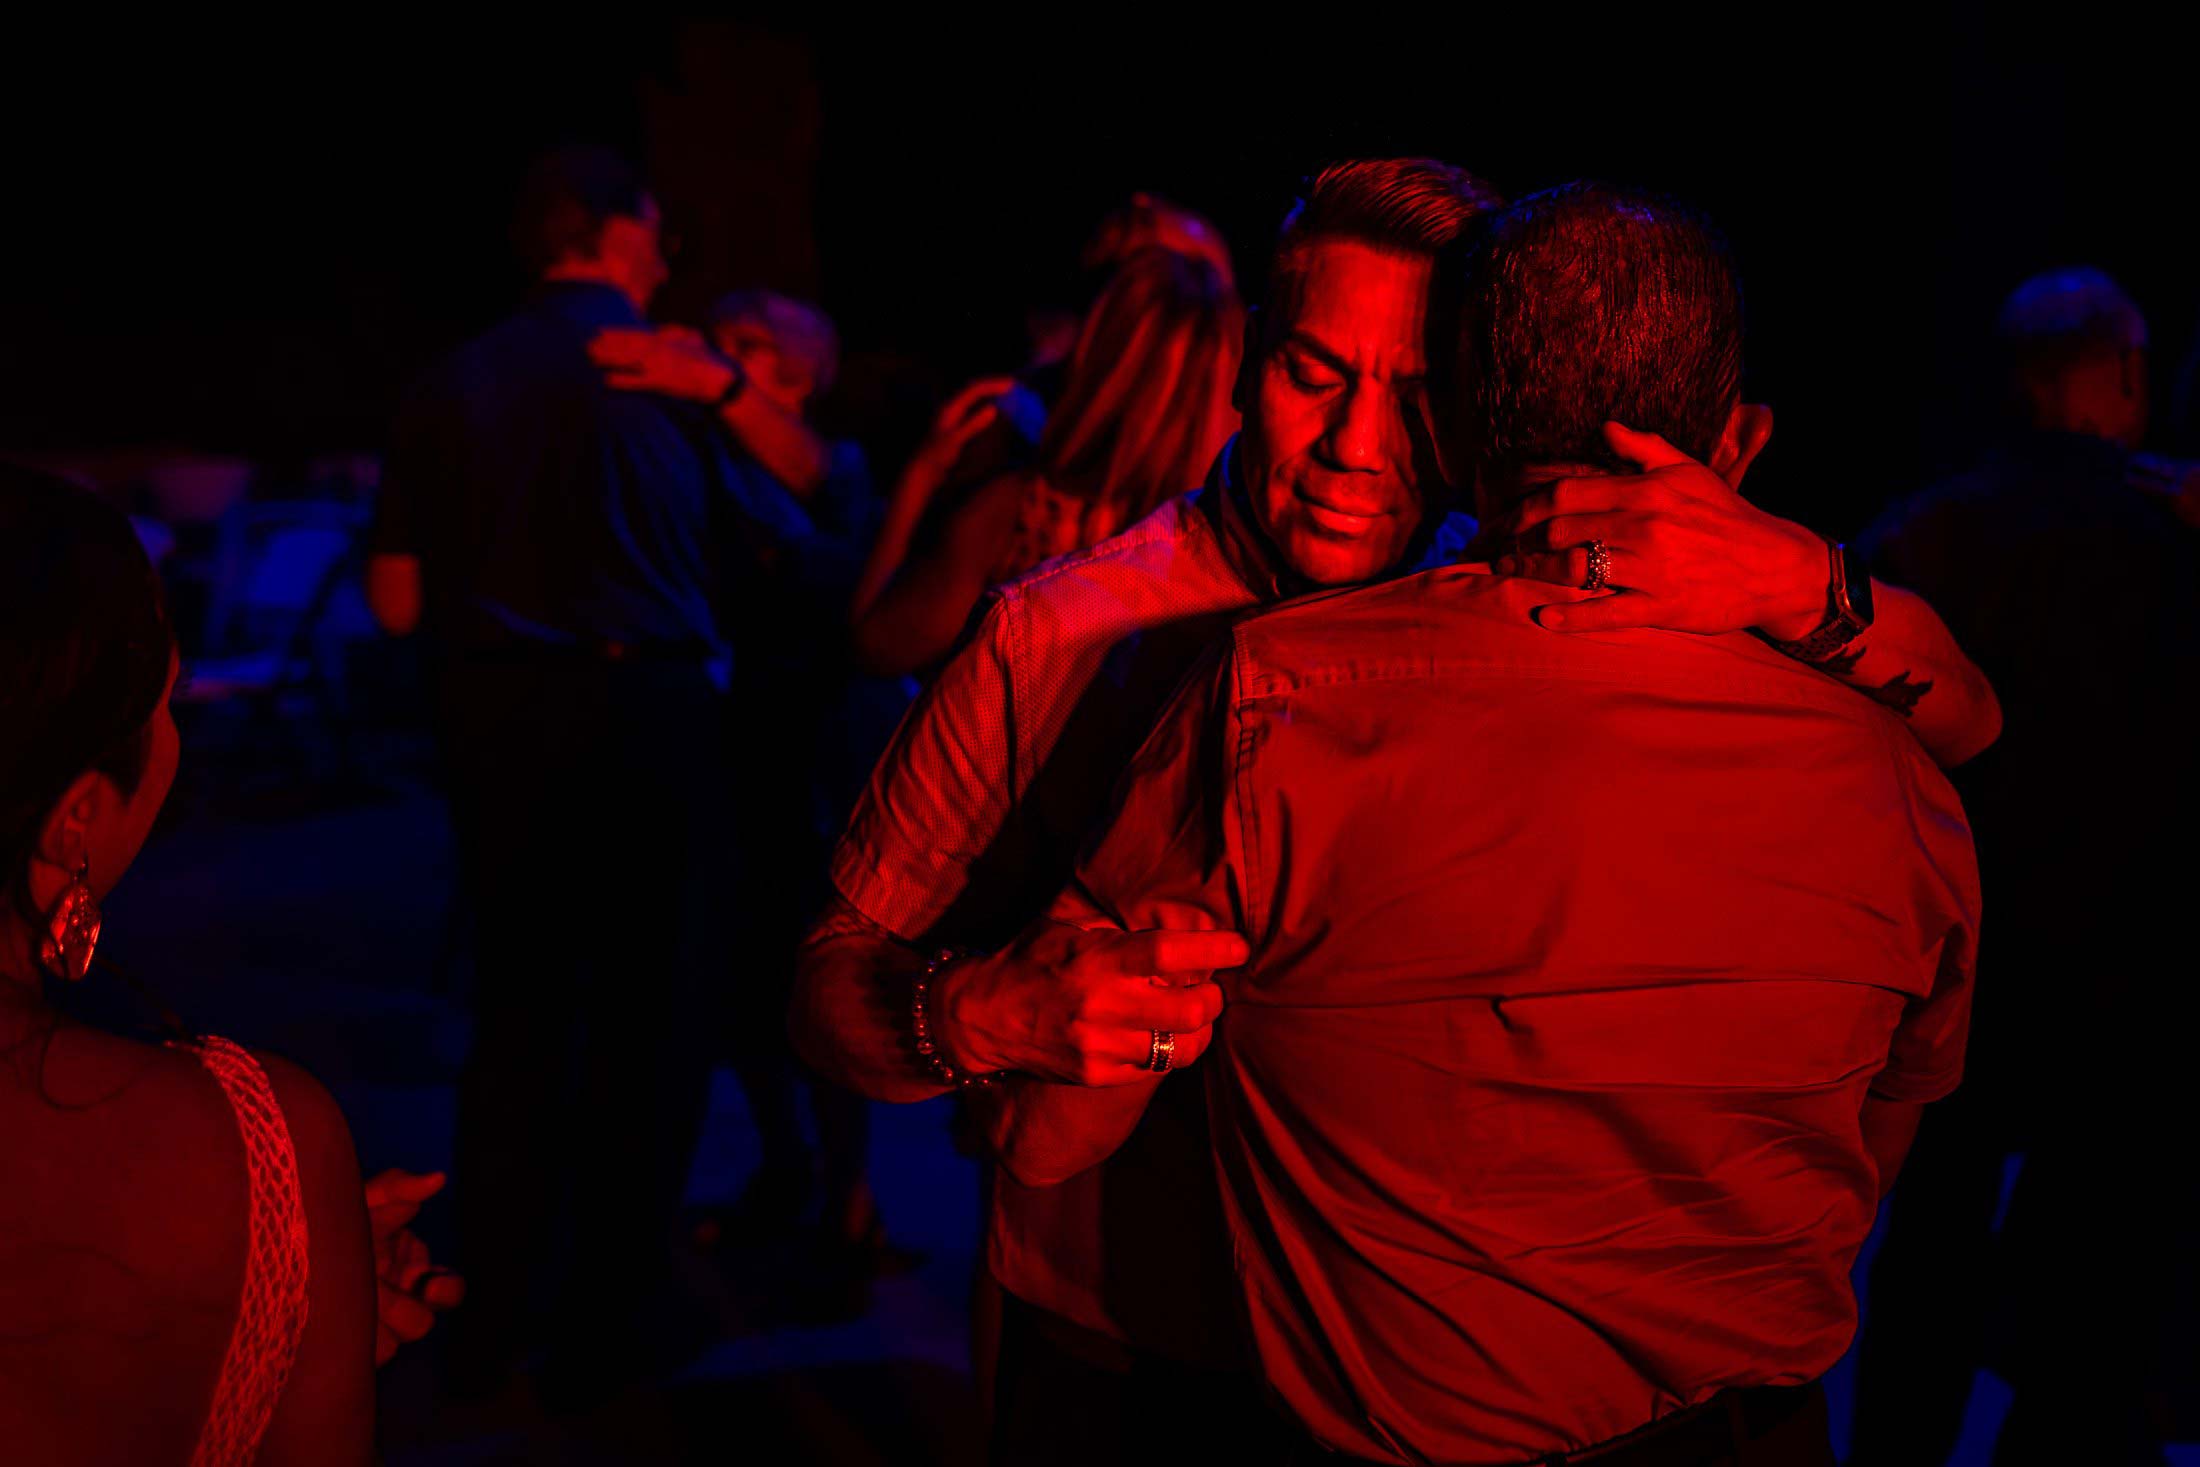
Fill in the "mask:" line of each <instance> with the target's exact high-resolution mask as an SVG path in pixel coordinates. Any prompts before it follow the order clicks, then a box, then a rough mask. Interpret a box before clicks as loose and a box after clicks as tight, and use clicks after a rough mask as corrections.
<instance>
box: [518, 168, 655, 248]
mask: <svg viewBox="0 0 2200 1467" xmlns="http://www.w3.org/2000/svg"><path fill="white" fill-rule="evenodd" d="M648 192H649V187H648V184H647V183H646V182H644V180H643V178H642V175H641V172H640V170H638V169H636V168H635V167H634V165H633V164H631V163H629V162H627V161H626V159H624V158H622V157H620V156H619V155H618V154H617V153H615V152H613V151H612V150H611V149H609V148H600V147H574V148H560V149H558V150H557V151H556V152H552V153H546V154H544V155H543V156H542V157H540V158H538V159H536V160H535V162H534V164H533V165H532V166H531V167H529V168H528V170H527V175H526V177H525V178H524V179H522V180H521V182H520V188H519V199H518V203H517V205H516V207H515V208H514V209H513V211H512V243H513V245H514V247H515V248H517V249H518V251H519V254H520V258H521V259H522V260H523V261H525V262H526V265H527V268H528V270H529V271H530V272H531V273H533V274H536V275H540V274H542V273H543V272H544V271H545V270H548V269H549V268H550V267H551V266H553V265H555V264H557V263H558V262H559V261H561V260H564V259H566V258H567V257H568V256H573V255H579V256H583V257H586V256H589V255H593V254H594V253H595V252H596V242H597V240H598V238H599V237H600V236H601V235H602V234H603V226H604V221H605V220H607V219H615V218H626V219H639V218H640V217H641V215H642V201H643V199H644V198H645V197H647V195H648Z"/></svg>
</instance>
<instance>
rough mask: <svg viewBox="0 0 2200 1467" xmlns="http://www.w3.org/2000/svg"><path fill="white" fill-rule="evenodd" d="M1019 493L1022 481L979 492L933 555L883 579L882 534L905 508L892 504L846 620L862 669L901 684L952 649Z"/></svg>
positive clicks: (953, 519) (960, 509) (1011, 521)
mask: <svg viewBox="0 0 2200 1467" xmlns="http://www.w3.org/2000/svg"><path fill="white" fill-rule="evenodd" d="M1020 487H1021V481H1019V480H1016V479H996V480H994V481H993V482H992V483H991V484H988V485H986V486H985V487H984V488H982V489H980V490H978V491H977V493H975V494H973V495H972V496H971V497H970V498H969V499H968V500H966V501H965V502H964V503H962V504H960V505H958V506H957V507H956V508H955V511H954V513H953V514H952V515H951V516H950V517H949V519H948V522H947V526H946V530H945V532H944V533H943V534H942V535H941V537H940V542H939V544H937V545H936V546H934V547H933V548H932V551H931V553H930V554H928V555H923V556H919V557H918V558H916V559H915V560H905V561H900V562H899V563H898V564H897V565H896V566H895V567H894V568H893V569H892V570H891V571H890V572H889V573H888V574H887V575H884V576H882V575H880V574H879V573H878V568H879V566H880V565H881V564H882V563H883V562H882V557H883V556H884V555H885V554H886V552H888V551H889V549H890V548H891V547H890V546H889V544H888V540H887V535H888V533H889V532H891V531H892V530H893V523H892V521H893V518H894V515H895V513H896V511H897V510H899V509H900V507H901V505H902V504H903V502H904V501H903V499H902V498H901V497H899V496H897V497H896V500H895V503H894V506H893V507H892V508H890V509H889V510H888V511H887V515H888V524H887V527H886V529H884V530H881V532H880V534H879V539H878V541H877V543H876V544H875V545H874V546H873V547H872V552H871V559H870V563H869V564H868V565H867V566H866V567H865V569H864V572H863V576H862V578H861V580H860V581H859V582H858V585H857V593H856V597H855V602H854V609H853V611H852V613H851V618H850V627H849V633H850V637H851V639H852V641H853V643H854V646H855V651H856V657H857V658H858V660H860V661H861V662H862V664H863V665H864V667H865V668H866V669H867V670H869V671H870V672H873V673H875V674H877V675H879V676H881V677H898V676H900V675H902V674H904V673H911V672H915V671H916V670H917V669H919V668H921V667H924V666H927V665H928V664H930V663H932V662H934V661H936V660H937V659H938V658H940V657H941V656H943V655H944V654H945V653H946V652H947V651H948V650H949V649H950V648H952V647H953V646H954V645H955V639H956V637H958V636H960V635H961V633H962V630H963V627H964V626H965V625H967V624H968V622H969V620H970V612H971V609H972V608H973V607H975V606H976V605H977V604H978V600H979V598H980V597H982V596H983V595H984V594H985V591H986V577H987V575H988V573H989V572H990V571H991V570H992V567H993V563H994V560H995V558H996V556H997V553H998V551H999V548H1000V545H1001V542H1002V541H1003V540H1004V539H1005V538H1006V536H1007V535H1008V534H1009V532H1010V531H1011V530H1013V529H1014V527H1015V516H1016V506H1017V500H1018V495H1019V493H1020ZM903 548H904V549H905V548H906V545H904V547H903ZM866 587H869V588H870V589H869V591H868V594H866V591H865V588H866Z"/></svg>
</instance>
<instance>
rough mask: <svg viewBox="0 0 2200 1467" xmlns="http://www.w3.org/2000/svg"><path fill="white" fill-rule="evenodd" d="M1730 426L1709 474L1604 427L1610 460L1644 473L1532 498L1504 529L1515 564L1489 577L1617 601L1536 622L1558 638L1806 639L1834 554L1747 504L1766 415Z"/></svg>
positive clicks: (1662, 447) (1507, 559)
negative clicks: (1743, 487) (1653, 633)
mask: <svg viewBox="0 0 2200 1467" xmlns="http://www.w3.org/2000/svg"><path fill="white" fill-rule="evenodd" d="M1734 422H1735V424H1736V426H1735V427H1734V428H1733V429H1732V430H1730V434H1729V437H1730V438H1731V439H1733V441H1732V442H1727V441H1722V443H1721V444H1720V446H1719V449H1718V451H1717V452H1715V453H1714V454H1713V464H1712V465H1705V464H1703V463H1699V462H1697V461H1696V460H1695V459H1692V458H1690V457H1688V455H1686V454H1685V453H1682V452H1681V451H1680V450H1679V449H1676V448H1674V447H1673V446H1672V445H1671V444H1670V443H1667V442H1666V441H1665V440H1664V439H1663V438H1660V437H1658V436H1657V435H1656V434H1654V433H1637V432H1634V431H1632V430H1630V429H1628V428H1625V427H1622V426H1621V425H1620V424H1618V423H1607V424H1605V428H1604V437H1605V441H1606V442H1607V443H1608V444H1609V445H1610V447H1611V450H1612V452H1613V453H1614V455H1616V456H1617V457H1618V458H1619V459H1621V460H1622V461H1623V462H1626V463H1628V464H1631V465H1633V466H1634V467H1635V469H1636V470H1637V472H1634V473H1619V474H1598V475H1578V476H1575V477H1571V478H1562V479H1553V480H1550V481H1549V482H1547V483H1542V484H1538V485H1536V486H1535V487H1534V488H1533V489H1531V490H1530V491H1529V492H1528V493H1527V494H1526V495H1524V496H1523V497H1522V498H1521V500H1520V501H1519V502H1518V503H1517V504H1516V505H1514V506H1513V508H1512V510H1511V511H1510V514H1509V516H1508V523H1506V524H1504V525H1501V526H1500V527H1499V528H1500V529H1509V530H1510V531H1511V532H1512V535H1513V540H1512V544H1513V550H1512V552H1511V553H1510V554H1508V555H1504V556H1501V557H1499V558H1498V559H1497V561H1496V562H1495V564H1494V566H1493V568H1494V569H1495V570H1496V571H1497V572H1498V573H1499V574H1500V575H1517V576H1525V577H1527V578H1528V579H1530V580H1537V581H1547V582H1549V583H1550V584H1552V585H1555V586H1573V587H1580V588H1581V589H1583V590H1588V591H1608V592H1609V594H1606V595H1604V596H1602V597H1600V598H1599V599H1597V600H1594V601H1580V602H1556V603H1554V604H1552V605H1549V606H1545V607H1541V608H1539V609H1538V612H1537V617H1536V619H1537V621H1538V622H1540V623H1541V624H1542V625H1543V626H1545V627H1549V628H1551V629H1553V630H1557V631H1569V632H1586V631H1611V630H1617V629H1619V628H1623V627H1662V628H1664V629H1666V630H1668V631H1676V632H1695V633H1699V634H1703V635H1715V634H1717V633H1720V632H1738V631H1745V630H1748V629H1750V628H1755V629H1757V630H1759V631H1762V632H1764V633H1766V634H1767V635H1769V636H1773V637H1777V638H1781V639H1782V640H1788V641H1792V640H1794V639H1795V638H1797V637H1801V636H1806V635H1808V634H1809V632H1810V630H1811V629H1812V628H1813V627H1815V626H1816V625H1818V623H1819V621H1820V620H1821V619H1822V618H1823V617H1824V615H1825V603H1826V542H1825V541H1824V540H1823V539H1821V538H1820V537H1819V536H1818V535H1817V534H1815V533H1814V532H1813V531H1811V530H1810V529H1808V528H1806V527H1805V526H1802V525H1798V524H1795V523H1794V522H1792V521H1790V520H1784V519H1781V518H1780V517H1779V516H1777V515H1773V514H1768V513H1766V512H1765V511H1764V510H1761V509H1759V508H1757V507H1756V506H1755V505H1753V504H1751V503H1749V501H1747V500H1746V499H1744V498H1742V496H1741V493H1740V490H1739V487H1738V486H1739V484H1740V481H1741V477H1742V472H1743V470H1745V469H1747V468H1748V466H1749V464H1750V462H1751V461H1752V460H1753V459H1754V458H1755V456H1756V453H1757V450H1758V449H1759V448H1761V447H1762V446H1763V443H1764V441H1765V439H1766V438H1767V437H1768V436H1769V435H1770V433H1771V413H1770V411H1769V410H1767V409H1763V408H1755V407H1751V406H1748V405H1744V406H1743V407H1742V408H1739V409H1737V410H1736V415H1735V419H1734ZM1597 551H1601V552H1602V554H1601V555H1597V554H1595V553H1594V552H1597Z"/></svg>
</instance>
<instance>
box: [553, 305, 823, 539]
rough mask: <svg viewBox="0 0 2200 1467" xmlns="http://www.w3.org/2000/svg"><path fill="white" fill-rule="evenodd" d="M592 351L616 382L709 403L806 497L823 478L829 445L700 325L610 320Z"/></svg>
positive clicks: (737, 437)
mask: <svg viewBox="0 0 2200 1467" xmlns="http://www.w3.org/2000/svg"><path fill="white" fill-rule="evenodd" d="M588 354H589V356H590V358H591V359H592V360H593V361H594V362H595V364H596V366H597V367H598V368H599V369H601V370H602V372H603V374H604V380H605V381H606V382H607V383H609V384H610V385H611V386H613V387H616V388H620V389H622V390H624V391H628V392H655V393H659V394H662V395H663V396H666V397H677V398H682V399H684V400H686V401H688V402H699V403H709V404H712V405H713V406H714V407H715V409H716V412H717V416H718V421H719V422H720V424H722V425H723V426H724V427H725V430H726V432H727V433H729V434H730V435H732V437H733V440H734V442H736V443H738V444H740V445H741V447H742V448H743V449H745V450H747V452H748V454H749V456H750V457H751V458H753V459H755V460H756V461H757V463H759V464H761V465H762V466H763V467H764V469H765V471H766V472H768V473H769V474H770V475H771V476H772V477H773V478H775V479H777V480H778V481H779V482H780V483H782V484H784V485H785V486H786V487H787V489H788V490H789V491H790V492H791V493H793V494H794V495H795V497H796V498H798V499H806V498H808V497H809V496H810V495H812V494H814V493H816V492H817V488H818V486H819V485H820V484H823V483H824V482H825V475H826V473H827V472H828V471H829V470H830V469H831V467H832V447H831V445H829V444H828V443H827V442H826V441H825V439H824V437H823V436H822V435H820V434H819V433H818V431H817V430H816V429H815V428H812V427H811V426H810V425H809V424H808V423H807V422H805V421H804V420H803V417H802V415H801V414H800V413H798V412H796V411H794V410H792V409H790V408H787V407H784V406H782V405H780V404H779V403H776V402H774V401H772V400H771V399H770V398H769V397H766V396H765V395H764V394H763V393H761V392H757V391H755V390H753V389H752V388H751V387H750V386H749V383H748V378H747V376H746V374H745V373H744V372H743V371H742V369H741V367H740V364H739V363H737V362H734V361H731V360H729V359H728V358H727V357H725V356H723V355H721V354H720V353H719V352H718V350H717V349H716V348H714V347H713V346H712V345H711V344H710V343H709V342H708V341H705V340H704V339H703V337H702V335H701V333H699V332H696V331H691V330H688V329H686V328H684V327H678V326H666V327H660V328H658V329H656V330H649V329H647V328H639V327H611V328H607V329H605V330H603V331H599V332H597V333H596V336H595V338H594V339H593V340H591V341H590V342H589V344H588Z"/></svg>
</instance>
